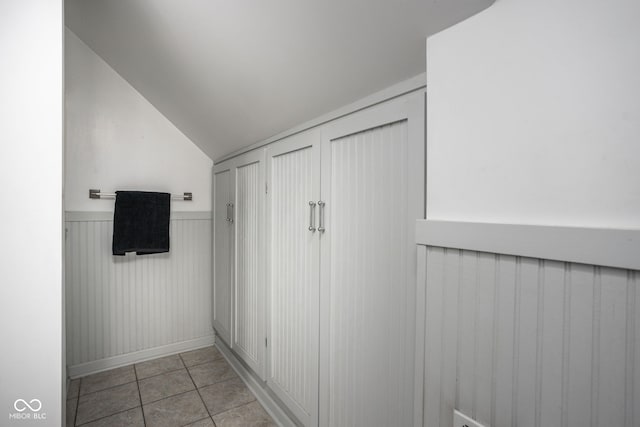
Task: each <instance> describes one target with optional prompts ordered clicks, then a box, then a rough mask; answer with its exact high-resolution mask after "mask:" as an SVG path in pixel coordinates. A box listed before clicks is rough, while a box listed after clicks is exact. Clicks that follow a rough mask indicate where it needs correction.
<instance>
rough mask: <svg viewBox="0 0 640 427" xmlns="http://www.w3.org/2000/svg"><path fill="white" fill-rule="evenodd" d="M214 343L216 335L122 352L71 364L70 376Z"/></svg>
mask: <svg viewBox="0 0 640 427" xmlns="http://www.w3.org/2000/svg"><path fill="white" fill-rule="evenodd" d="M213 344H214V335H209V336H206V337H202V338H196V339H193V340H189V341H182V342H177V343H173V344H167V345H163V346H160V347H153V348H148V349H146V350H140V351H136V352H133V353H127V354H121V355H118V356H113V357H107V358H106V359H100V360H94V361H91V362H86V363H81V364H79V365H74V366H69V367H68V369H67V372H68V373H69V377H70V378H79V377H84V376H85V375H89V374H95V373H98V372H102V371H106V370H109V369H113V368H118V367H120V366H126V365H131V364H132V363H139V362H144V361H145V360H149V359H155V358H158V357H163V356H169V355H171V354H176V353H182V352H185V351H190V350H196V349H198V348H202V347H207V346H210V345H213Z"/></svg>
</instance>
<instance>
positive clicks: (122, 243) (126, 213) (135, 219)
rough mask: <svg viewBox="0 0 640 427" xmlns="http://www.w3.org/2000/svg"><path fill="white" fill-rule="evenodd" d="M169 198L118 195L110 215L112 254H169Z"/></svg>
mask: <svg viewBox="0 0 640 427" xmlns="http://www.w3.org/2000/svg"><path fill="white" fill-rule="evenodd" d="M170 211H171V195H170V194H169V193H153V192H148V191H117V192H116V207H115V211H114V213H113V245H112V249H113V254H114V255H124V254H125V252H135V253H136V254H137V255H146V254H157V253H162V252H169V212H170Z"/></svg>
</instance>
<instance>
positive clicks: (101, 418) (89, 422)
mask: <svg viewBox="0 0 640 427" xmlns="http://www.w3.org/2000/svg"><path fill="white" fill-rule="evenodd" d="M137 408H140V410H142V406H134V407H133V408H129V409H123V410H122V411H118V412H114V413H113V414H109V415H105V416H104V417H100V418H96V419H95V420H90V421H87V422H84V423H82V424H78V425H77V427H82V426H86V425H87V424H91V423H95V422H96V421H100V420H104V419H105V418H109V417H113V416H114V415H118V414H123V413H125V412H127V411H130V410H132V409H137Z"/></svg>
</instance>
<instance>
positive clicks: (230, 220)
mask: <svg viewBox="0 0 640 427" xmlns="http://www.w3.org/2000/svg"><path fill="white" fill-rule="evenodd" d="M229 210H230V211H231V215H229V222H233V203H229Z"/></svg>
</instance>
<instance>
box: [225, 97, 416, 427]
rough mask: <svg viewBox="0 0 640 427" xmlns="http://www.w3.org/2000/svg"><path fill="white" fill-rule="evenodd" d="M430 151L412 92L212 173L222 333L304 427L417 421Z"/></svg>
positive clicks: (307, 132)
mask: <svg viewBox="0 0 640 427" xmlns="http://www.w3.org/2000/svg"><path fill="white" fill-rule="evenodd" d="M424 148H425V146H424V92H422V91H416V92H414V93H412V94H409V95H405V96H401V97H398V98H395V99H393V100H391V101H387V102H384V103H381V104H378V105H376V106H373V107H370V108H367V109H365V110H362V111H359V112H356V113H353V114H350V115H348V116H345V117H342V118H340V119H338V120H334V121H332V122H330V123H327V124H324V125H322V126H318V127H315V128H313V129H311V130H307V131H304V132H301V133H298V134H296V135H294V136H291V137H287V138H285V139H282V140H280V141H277V142H274V143H271V144H269V145H268V146H267V148H266V149H258V150H254V151H250V152H249V153H248V154H245V155H242V156H240V157H237V158H233V159H231V160H229V161H227V162H224V163H222V164H218V165H216V169H215V170H214V172H215V173H214V180H215V185H214V187H215V189H216V191H219V192H220V195H219V194H216V197H215V203H216V207H215V212H216V219H215V227H214V233H220V234H221V235H220V236H218V235H215V236H214V241H215V245H216V249H215V250H216V254H217V253H220V256H218V255H216V259H215V264H216V274H215V279H216V284H215V286H216V287H215V288H214V290H215V292H214V294H215V298H216V301H215V306H214V307H215V309H214V313H215V314H214V315H215V316H218V315H219V316H220V317H221V318H218V317H216V318H215V319H214V320H215V322H214V325H215V327H216V330H217V331H218V333H219V334H220V335H221V336H222V337H223V339H224V340H225V342H226V343H227V344H228V345H230V347H231V348H232V349H233V351H235V353H236V354H237V355H238V356H239V357H241V358H242V359H243V360H244V361H245V362H246V364H248V365H249V366H250V367H251V368H252V369H253V370H254V371H255V372H256V373H257V374H258V375H259V376H260V377H261V378H263V379H265V380H266V386H267V387H268V388H269V389H270V390H271V392H273V393H274V394H275V395H276V396H277V397H278V398H279V400H280V401H281V402H282V403H283V404H284V405H286V406H287V408H288V409H289V411H290V412H291V413H292V414H293V415H295V417H296V418H297V419H298V421H300V422H301V423H302V424H304V425H307V426H388V425H412V424H413V423H414V421H413V417H414V398H415V397H414V394H415V393H414V390H415V381H416V379H415V378H414V377H415V375H414V373H415V363H414V362H415V348H414V347H415V322H416V313H415V312H416V302H415V301H416V278H415V271H416V267H415V263H416V254H415V250H416V249H415V242H414V224H415V220H416V219H418V218H423V217H424V210H425V201H424V197H425V191H424V186H425V179H424V176H425V175H424V167H425V152H424ZM225 173H228V174H229V178H226V177H225V176H226V175H224V174H225ZM225 180H226V181H225ZM225 182H226V184H225ZM225 186H226V187H225ZM228 188H231V189H233V190H229V191H230V192H229V191H228V190H227V189H228ZM263 190H264V191H263ZM265 191H266V195H265ZM231 193H232V194H231ZM227 203H229V204H231V205H233V207H234V208H235V215H234V217H233V218H234V222H230V221H226V220H225V218H224V215H225V214H226V211H225V208H224V206H225V205H226V204H227ZM219 205H220V206H219ZM218 216H220V218H218ZM225 222H226V223H228V224H225ZM225 226H226V228H225ZM229 230H231V231H229ZM228 236H231V237H228ZM229 254H230V255H229ZM219 263H220V264H221V266H220V269H219V270H220V271H218V264H219ZM226 264H228V265H233V266H234V267H233V268H231V269H230V270H227V268H226V267H225V266H224V265H226ZM219 281H225V282H224V283H225V284H222V283H220V282H219ZM226 284H228V286H227V285H226ZM223 305H224V306H226V307H227V308H223V307H222V306H223ZM225 310H226V311H225ZM222 318H224V319H222ZM263 320H264V321H263ZM225 322H226V323H225ZM262 328H264V329H262ZM227 330H228V331H230V332H229V334H230V335H227V336H225V335H224V334H226V333H227V332H226V331H227ZM227 337H228V338H227ZM265 337H266V339H267V340H266V343H267V346H266V348H265V347H264V343H263V342H262V340H264V338H265Z"/></svg>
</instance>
